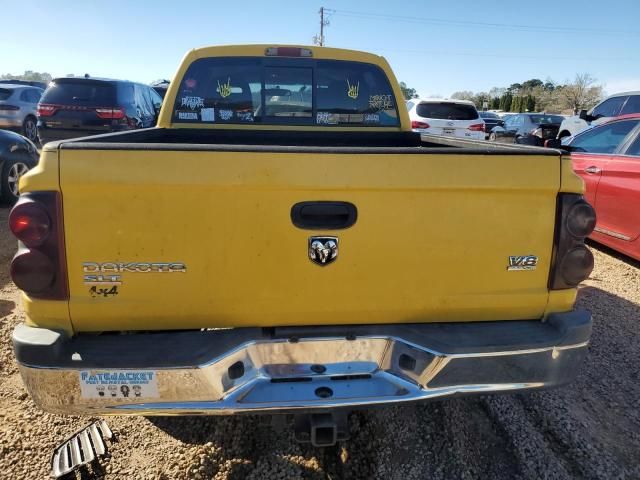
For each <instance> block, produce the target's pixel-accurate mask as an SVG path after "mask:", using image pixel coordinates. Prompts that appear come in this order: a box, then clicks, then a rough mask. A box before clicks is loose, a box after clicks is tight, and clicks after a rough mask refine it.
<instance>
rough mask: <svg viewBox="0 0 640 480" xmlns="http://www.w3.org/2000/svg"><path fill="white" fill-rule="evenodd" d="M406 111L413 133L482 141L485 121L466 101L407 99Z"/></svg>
mask: <svg viewBox="0 0 640 480" xmlns="http://www.w3.org/2000/svg"><path fill="white" fill-rule="evenodd" d="M407 110H409V119H410V120H411V128H412V129H413V131H414V132H420V133H429V134H431V135H445V136H451V137H459V138H473V139H476V140H484V136H485V131H484V130H485V126H484V120H482V118H480V115H478V110H476V107H475V105H474V104H473V102H470V101H468V100H449V99H442V98H435V99H425V100H409V101H407Z"/></svg>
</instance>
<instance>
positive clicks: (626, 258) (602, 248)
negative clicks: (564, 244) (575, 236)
mask: <svg viewBox="0 0 640 480" xmlns="http://www.w3.org/2000/svg"><path fill="white" fill-rule="evenodd" d="M586 243H587V245H589V247H590V248H593V249H596V250H598V251H600V252H602V253H604V254H606V255H609V256H610V257H613V258H615V259H617V260H620V261H621V262H624V263H626V264H627V265H629V266H631V267H635V268H638V269H640V261H638V260H635V259H633V258H631V257H629V256H627V255H625V254H624V253H620V252H617V251H616V250H613V249H611V248H609V247H607V246H606V245H602V244H601V243H597V242H594V241H593V240H590V239H587V242H586Z"/></svg>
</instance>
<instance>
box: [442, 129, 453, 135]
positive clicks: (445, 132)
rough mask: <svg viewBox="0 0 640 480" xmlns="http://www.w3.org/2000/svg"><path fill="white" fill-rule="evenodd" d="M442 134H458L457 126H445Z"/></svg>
mask: <svg viewBox="0 0 640 480" xmlns="http://www.w3.org/2000/svg"><path fill="white" fill-rule="evenodd" d="M442 134H443V135H455V134H456V129H455V128H443V129H442Z"/></svg>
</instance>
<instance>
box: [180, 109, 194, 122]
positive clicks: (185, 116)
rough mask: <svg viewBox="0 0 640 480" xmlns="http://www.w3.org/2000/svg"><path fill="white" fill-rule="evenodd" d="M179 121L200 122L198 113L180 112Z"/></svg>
mask: <svg viewBox="0 0 640 480" xmlns="http://www.w3.org/2000/svg"><path fill="white" fill-rule="evenodd" d="M178 120H198V112H180V111H179V112H178Z"/></svg>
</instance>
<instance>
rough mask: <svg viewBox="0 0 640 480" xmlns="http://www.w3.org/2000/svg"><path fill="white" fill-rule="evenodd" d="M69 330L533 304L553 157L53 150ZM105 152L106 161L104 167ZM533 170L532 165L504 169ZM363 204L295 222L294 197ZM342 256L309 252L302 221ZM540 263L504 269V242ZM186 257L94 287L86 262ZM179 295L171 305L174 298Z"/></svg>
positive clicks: (551, 198)
mask: <svg viewBox="0 0 640 480" xmlns="http://www.w3.org/2000/svg"><path fill="white" fill-rule="evenodd" d="M62 156H63V161H62V163H61V185H62V191H63V192H64V202H65V233H66V237H67V239H68V247H69V248H68V251H67V260H68V264H69V285H70V291H71V301H70V306H69V307H70V312H71V320H72V322H73V325H74V327H75V328H76V329H78V330H105V329H124V330H130V329H156V328H162V329H165V328H167V329H168V328H198V327H223V326H224V327H228V326H250V325H263V326H273V325H294V324H347V323H387V322H419V321H427V322H429V321H431V322H434V321H478V320H495V319H524V318H540V317H542V315H543V314H544V312H545V308H546V305H547V300H548V292H547V286H546V285H547V276H548V271H549V259H550V256H551V242H550V241H549V239H551V238H552V236H553V226H554V205H555V197H556V193H557V191H558V188H559V180H560V179H559V176H558V158H557V157H549V156H515V155H514V156H504V155H502V156H500V155H487V156H466V155H446V156H443V155H403V154H397V155H394V154H389V155H372V154H369V155H367V154H363V155H353V156H348V157H347V156H344V155H338V154H319V153H314V154H309V153H306V154H304V155H300V154H295V153H290V154H286V153H251V154H245V153H238V152H161V151H136V152H127V151H84V150H83V151H78V150H63V151H62ZM107 165H108V168H105V166H107ZM514 171H527V172H531V171H535V172H536V174H535V175H514V174H513V172H514ZM305 200H343V201H349V202H352V203H354V204H355V205H356V206H357V207H358V221H357V223H356V224H355V225H354V226H353V227H351V228H349V229H347V230H343V231H338V232H335V231H333V232H332V231H317V232H310V231H307V230H301V229H298V228H296V227H295V226H294V225H293V224H292V223H291V219H290V210H291V206H292V205H294V204H295V203H297V202H300V201H305ZM333 234H335V235H336V236H338V238H339V255H338V258H337V260H336V261H335V262H334V263H333V264H332V265H329V266H327V267H319V266H317V265H315V264H313V263H311V261H309V259H308V258H307V240H308V237H309V236H310V235H333ZM532 253H533V254H536V255H538V256H539V257H540V262H539V266H538V269H537V270H535V271H529V272H508V271H507V269H506V267H507V264H508V255H519V254H523V255H524V254H532ZM87 261H91V262H114V261H115V262H162V261H164V262H182V263H184V264H186V266H187V271H186V273H181V272H179V273H149V274H145V273H128V272H126V273H123V274H122V281H123V284H122V286H121V287H120V288H119V294H118V295H117V296H114V297H108V298H103V297H96V298H93V297H92V296H91V295H90V292H89V289H90V287H89V286H87V285H84V284H83V271H82V263H83V262H87ZM177 305H179V308H177V307H176V306H177Z"/></svg>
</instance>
